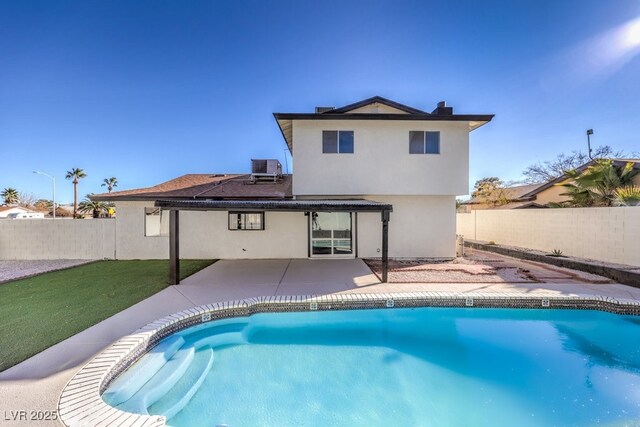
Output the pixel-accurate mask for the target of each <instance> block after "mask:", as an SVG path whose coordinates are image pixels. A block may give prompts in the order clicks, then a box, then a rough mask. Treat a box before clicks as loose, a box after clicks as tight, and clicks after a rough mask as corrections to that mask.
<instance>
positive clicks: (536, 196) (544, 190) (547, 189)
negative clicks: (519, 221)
mask: <svg viewBox="0 0 640 427" xmlns="http://www.w3.org/2000/svg"><path fill="white" fill-rule="evenodd" d="M612 160H613V164H614V165H616V166H624V165H626V164H627V163H629V162H631V163H633V168H634V169H639V170H640V159H612ZM594 162H595V160H591V161H590V162H587V163H585V164H583V165H582V166H580V167H578V168H576V170H577V171H578V172H582V171H584V170H585V169H587V168H588V167H589V166H591V165H593V164H594ZM568 182H571V180H569V179H567V178H566V177H564V176H561V177H559V178H556V179H554V180H551V181H549V182H546V183H544V184H540V185H538V187H537V188H534V189H533V190H531V191H529V192H527V193H525V194H523V195H522V196H521V198H523V199H529V200H533V201H535V202H536V203H538V204H540V205H543V206H544V205H547V204H549V203H560V202H565V201H567V200H569V197H567V196H565V195H563V194H562V193H566V191H567V189H566V188H565V187H563V186H562V184H566V183H568ZM633 182H634V184H635V185H640V174H638V175H636V176H635V178H634V179H633Z"/></svg>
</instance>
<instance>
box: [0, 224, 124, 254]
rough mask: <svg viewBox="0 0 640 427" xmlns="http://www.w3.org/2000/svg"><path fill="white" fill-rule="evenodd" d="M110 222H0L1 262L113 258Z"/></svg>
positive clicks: (113, 245) (114, 250)
mask: <svg viewBox="0 0 640 427" xmlns="http://www.w3.org/2000/svg"><path fill="white" fill-rule="evenodd" d="M115 231H116V222H115V220H113V219H83V220H72V219H56V220H52V219H15V220H12V219H3V220H0V259H3V260H28V259H105V258H107V259H114V258H115V254H116V233H115Z"/></svg>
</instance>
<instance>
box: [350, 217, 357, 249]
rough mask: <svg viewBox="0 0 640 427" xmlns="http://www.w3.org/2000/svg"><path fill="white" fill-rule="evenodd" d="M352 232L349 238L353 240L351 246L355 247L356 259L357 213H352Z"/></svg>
mask: <svg viewBox="0 0 640 427" xmlns="http://www.w3.org/2000/svg"><path fill="white" fill-rule="evenodd" d="M353 217H354V218H353V230H351V237H352V238H353V246H355V248H354V249H355V256H356V258H358V212H353Z"/></svg>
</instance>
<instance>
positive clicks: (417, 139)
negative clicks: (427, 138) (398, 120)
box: [409, 130, 424, 154]
mask: <svg viewBox="0 0 640 427" xmlns="http://www.w3.org/2000/svg"><path fill="white" fill-rule="evenodd" d="M409 154H424V132H422V131H415V130H412V131H411V132H409Z"/></svg>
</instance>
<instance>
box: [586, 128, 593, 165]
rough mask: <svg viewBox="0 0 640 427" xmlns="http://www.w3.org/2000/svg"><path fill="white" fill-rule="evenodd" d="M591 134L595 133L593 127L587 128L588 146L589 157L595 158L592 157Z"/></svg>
mask: <svg viewBox="0 0 640 427" xmlns="http://www.w3.org/2000/svg"><path fill="white" fill-rule="evenodd" d="M591 135H593V129H587V146H588V148H589V158H590V159H591V160H593V157H591Z"/></svg>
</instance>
